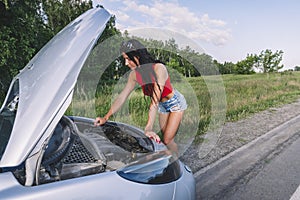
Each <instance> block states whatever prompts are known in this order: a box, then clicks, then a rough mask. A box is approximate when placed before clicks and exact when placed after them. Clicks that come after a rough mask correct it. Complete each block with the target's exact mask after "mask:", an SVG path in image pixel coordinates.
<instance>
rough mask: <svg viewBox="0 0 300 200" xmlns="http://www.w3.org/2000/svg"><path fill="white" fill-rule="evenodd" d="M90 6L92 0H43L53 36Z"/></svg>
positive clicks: (46, 17) (44, 10) (44, 11)
mask: <svg viewBox="0 0 300 200" xmlns="http://www.w3.org/2000/svg"><path fill="white" fill-rule="evenodd" d="M90 8H92V1H91V0H89V1H84V0H42V10H43V18H44V21H45V24H46V25H47V27H48V28H49V29H50V31H51V33H52V36H54V35H55V34H56V33H57V32H59V31H60V30H61V29H62V28H63V27H65V26H66V25H67V24H69V23H70V22H71V21H73V20H74V19H75V18H76V17H78V16H79V15H80V14H82V13H84V12H85V11H87V10H88V9H90Z"/></svg>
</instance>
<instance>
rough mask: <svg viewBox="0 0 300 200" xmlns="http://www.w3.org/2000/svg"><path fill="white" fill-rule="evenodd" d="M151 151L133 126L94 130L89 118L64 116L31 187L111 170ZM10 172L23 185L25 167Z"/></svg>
mask: <svg viewBox="0 0 300 200" xmlns="http://www.w3.org/2000/svg"><path fill="white" fill-rule="evenodd" d="M153 151H154V146H153V143H152V141H151V140H150V139H149V138H147V137H145V136H144V134H143V132H142V131H141V130H139V129H137V128H135V127H131V126H129V125H125V124H121V123H115V122H107V123H106V124H105V125H103V126H98V127H95V126H94V124H93V120H91V119H88V118H80V117H67V116H64V117H63V118H62V119H61V120H60V122H59V123H58V124H57V126H56V128H55V130H54V131H53V134H52V136H51V138H50V139H49V141H48V145H47V147H46V149H45V151H44V154H43V158H42V161H41V163H40V165H39V167H38V169H37V172H36V178H35V184H34V185H40V184H45V183H49V182H54V181H60V180H66V179H71V178H76V177H82V176H86V175H91V174H97V173H103V172H108V171H114V170H117V169H119V168H122V167H124V166H125V165H127V164H129V163H131V162H133V161H134V160H136V159H137V158H138V157H140V156H142V155H144V154H147V153H149V152H153ZM13 173H14V175H15V177H16V178H17V179H18V181H19V182H20V183H21V184H24V183H25V179H26V173H25V168H24V167H22V168H21V169H15V170H14V171H13Z"/></svg>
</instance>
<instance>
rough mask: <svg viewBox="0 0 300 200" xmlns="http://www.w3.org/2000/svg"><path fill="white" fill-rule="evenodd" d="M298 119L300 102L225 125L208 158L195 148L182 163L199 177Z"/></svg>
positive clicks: (185, 155) (191, 149) (193, 147)
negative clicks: (294, 118) (257, 139)
mask: <svg viewBox="0 0 300 200" xmlns="http://www.w3.org/2000/svg"><path fill="white" fill-rule="evenodd" d="M297 115H300V99H298V100H297V101H296V102H294V103H291V104H286V105H283V106H280V107H277V108H270V109H268V110H266V111H262V112H259V113H256V114H254V115H252V116H250V117H247V118H245V119H243V120H240V121H237V122H228V123H225V124H224V126H223V127H222V132H221V134H220V135H219V138H218V142H217V143H216V145H214V147H213V148H212V150H211V151H210V152H209V153H208V154H207V155H206V156H205V157H201V158H200V157H199V151H201V146H200V147H199V146H198V145H196V144H192V145H191V146H190V147H189V148H188V149H187V150H186V152H185V153H184V154H183V155H182V156H181V157H180V160H181V161H183V162H184V163H185V164H187V165H188V166H189V167H190V168H191V169H192V171H193V172H194V173H196V172H197V171H199V170H201V169H202V168H204V167H206V166H208V165H210V164H212V163H214V162H216V161H217V160H219V159H220V158H222V157H224V156H226V155H227V154H229V153H230V152H232V151H234V150H236V149H238V148H239V147H241V146H243V145H245V144H247V143H248V142H250V141H252V140H254V139H256V138H257V137H259V136H261V135H263V134H265V133H267V132H268V131H270V130H272V129H274V128H276V127H277V126H279V125H281V124H282V123H284V122H286V121H288V120H290V119H292V118H293V117H296V116H297Z"/></svg>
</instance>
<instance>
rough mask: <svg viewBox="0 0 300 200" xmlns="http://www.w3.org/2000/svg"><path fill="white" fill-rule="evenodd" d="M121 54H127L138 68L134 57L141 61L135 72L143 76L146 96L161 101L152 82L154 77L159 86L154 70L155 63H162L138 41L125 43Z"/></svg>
mask: <svg viewBox="0 0 300 200" xmlns="http://www.w3.org/2000/svg"><path fill="white" fill-rule="evenodd" d="M120 51H121V53H126V55H127V56H128V57H129V59H130V60H132V61H133V62H134V63H135V64H136V65H137V66H138V64H137V63H136V61H135V59H134V57H137V58H138V59H139V64H140V66H138V67H137V68H136V69H135V70H136V71H137V72H138V73H140V74H141V76H142V81H143V84H144V90H145V94H149V95H150V97H151V99H153V98H154V95H155V96H156V97H157V99H158V100H160V97H158V94H156V92H155V90H154V84H153V81H152V77H154V80H155V82H156V83H157V85H158V82H157V76H156V73H155V72H154V69H153V67H152V66H153V64H155V63H161V62H160V61H159V60H155V59H154V58H153V56H152V55H151V54H150V53H149V52H148V50H147V49H146V47H145V46H144V45H143V44H142V43H140V42H139V41H138V40H135V39H130V40H128V41H125V42H123V43H122V44H121V48H120ZM158 87H159V90H160V91H161V88H160V86H159V85H158Z"/></svg>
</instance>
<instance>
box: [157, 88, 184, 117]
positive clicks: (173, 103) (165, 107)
mask: <svg viewBox="0 0 300 200" xmlns="http://www.w3.org/2000/svg"><path fill="white" fill-rule="evenodd" d="M174 91H175V92H174V95H173V97H172V98H171V99H169V100H167V101H165V102H159V104H158V112H160V113H169V112H180V111H184V110H185V109H187V103H186V100H185V98H184V96H183V95H182V94H181V93H180V92H178V91H177V90H174Z"/></svg>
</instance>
